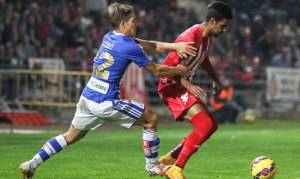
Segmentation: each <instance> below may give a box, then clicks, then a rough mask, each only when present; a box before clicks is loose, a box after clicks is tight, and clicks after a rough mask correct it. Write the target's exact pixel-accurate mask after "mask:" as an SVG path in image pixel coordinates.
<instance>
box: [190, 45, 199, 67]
mask: <svg viewBox="0 0 300 179" xmlns="http://www.w3.org/2000/svg"><path fill="white" fill-rule="evenodd" d="M201 51H202V44H201V45H200V47H199V51H198V55H197V57H196V58H195V59H194V60H193V59H192V60H193V62H192V64H189V65H188V66H187V68H188V69H190V68H189V67H192V66H193V65H194V64H195V63H196V62H197V61H198V60H199V58H200V55H201Z"/></svg>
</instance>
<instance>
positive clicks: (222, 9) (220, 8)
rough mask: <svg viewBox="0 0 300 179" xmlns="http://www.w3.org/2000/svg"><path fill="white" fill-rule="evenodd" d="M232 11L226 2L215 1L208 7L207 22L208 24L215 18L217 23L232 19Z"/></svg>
mask: <svg viewBox="0 0 300 179" xmlns="http://www.w3.org/2000/svg"><path fill="white" fill-rule="evenodd" d="M232 14H233V13H232V9H231V7H230V6H229V5H228V4H226V3H225V2H221V1H215V2H212V3H210V4H209V5H208V6H207V13H206V18H205V20H206V21H207V22H208V21H209V20H210V19H211V18H214V19H215V20H216V21H217V22H218V21H220V20H222V19H228V20H231V19H232Z"/></svg>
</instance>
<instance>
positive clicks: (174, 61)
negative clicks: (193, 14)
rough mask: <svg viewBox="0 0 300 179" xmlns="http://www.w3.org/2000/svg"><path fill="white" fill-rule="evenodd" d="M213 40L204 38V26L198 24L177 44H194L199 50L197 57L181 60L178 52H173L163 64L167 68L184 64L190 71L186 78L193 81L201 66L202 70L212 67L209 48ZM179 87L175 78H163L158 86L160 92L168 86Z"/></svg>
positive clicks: (180, 38) (182, 36)
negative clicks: (208, 54)
mask: <svg viewBox="0 0 300 179" xmlns="http://www.w3.org/2000/svg"><path fill="white" fill-rule="evenodd" d="M211 41H212V38H211V37H209V38H203V36H202V24H196V25H194V26H192V27H190V28H189V29H187V30H185V31H184V32H183V33H182V34H181V35H180V36H179V37H178V38H177V39H176V40H175V42H194V44H193V46H194V47H195V48H197V54H196V56H194V57H192V56H189V57H188V58H186V59H184V58H180V57H179V55H178V54H177V53H176V51H171V52H170V53H169V54H168V56H167V57H166V59H165V60H164V62H163V64H164V65H167V66H176V65H178V64H182V65H184V66H186V67H187V69H188V76H186V77H185V78H186V79H187V80H189V81H191V80H192V79H193V76H194V75H195V72H196V70H197V67H198V66H199V65H201V67H202V68H204V69H208V68H210V67H211V64H210V61H209V58H208V56H207V53H208V47H209V44H210V43H211ZM173 84H174V85H175V84H177V85H179V84H178V83H176V82H175V81H174V80H173V77H161V78H160V82H159V85H158V90H160V89H162V88H164V86H166V85H173Z"/></svg>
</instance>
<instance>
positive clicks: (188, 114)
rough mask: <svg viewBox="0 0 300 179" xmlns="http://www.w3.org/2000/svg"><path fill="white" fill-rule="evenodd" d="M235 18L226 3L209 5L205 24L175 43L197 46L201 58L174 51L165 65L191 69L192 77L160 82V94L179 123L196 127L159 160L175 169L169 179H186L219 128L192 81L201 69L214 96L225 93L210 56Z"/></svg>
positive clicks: (197, 26) (171, 171)
mask: <svg viewBox="0 0 300 179" xmlns="http://www.w3.org/2000/svg"><path fill="white" fill-rule="evenodd" d="M232 14H233V13H232V9H231V7H230V6H229V5H228V4H226V3H224V2H219V1H215V2H212V3H211V4H209V5H208V9H207V14H206V20H205V22H203V23H202V24H196V25H194V26H192V27H190V28H189V29H187V30H185V31H184V32H183V33H182V34H181V35H180V36H179V37H178V38H177V39H176V41H175V42H191V41H193V42H195V43H194V44H193V46H194V47H196V48H197V55H196V56H194V57H192V56H190V57H188V58H184V57H182V56H181V55H180V54H177V53H176V52H175V51H171V52H170V53H169V54H168V56H167V57H166V59H165V61H164V62H163V64H164V65H168V66H176V65H178V64H183V65H185V66H186V67H187V69H188V76H186V77H182V78H180V77H179V78H176V77H162V78H160V81H159V85H158V93H159V95H160V96H161V98H162V100H163V102H164V103H165V104H166V105H167V106H168V107H169V109H170V110H171V111H172V113H173V115H174V118H175V120H176V121H184V120H188V121H190V122H191V124H192V125H194V126H195V128H194V130H193V131H192V132H191V133H190V134H189V135H188V136H186V137H185V138H184V139H183V141H182V142H180V144H179V145H178V146H176V147H175V148H174V149H173V150H172V151H171V152H169V153H168V154H167V155H165V156H163V157H161V158H160V159H159V161H160V162H161V163H163V164H166V165H173V166H172V167H171V168H170V169H168V170H167V171H166V175H167V177H169V178H171V179H173V178H174V179H175V178H176V179H182V178H185V176H184V175H183V173H182V169H183V168H184V166H185V164H186V162H187V161H188V159H189V158H190V156H191V155H192V154H193V153H195V152H196V151H197V150H198V149H199V147H200V146H201V145H202V144H203V142H205V141H206V140H207V139H208V138H209V137H210V136H211V135H212V134H213V133H214V132H215V131H216V130H217V128H218V123H217V121H216V120H215V119H214V117H213V116H212V115H211V113H210V112H209V111H208V109H207V107H206V105H205V103H204V102H203V101H202V100H201V98H202V97H204V96H206V92H205V91H204V90H203V89H202V88H201V87H199V86H196V85H193V84H192V83H191V80H192V78H193V76H194V74H195V72H196V70H197V67H198V66H201V67H202V68H203V69H204V70H205V71H206V72H207V73H208V74H209V75H210V77H211V78H212V79H213V94H214V95H219V94H220V92H221V91H222V89H223V88H222V85H221V83H220V81H219V78H218V76H217V74H216V73H215V70H214V68H213V67H212V65H211V63H210V61H209V58H208V55H207V53H208V47H209V45H210V43H211V42H212V37H218V36H219V35H220V34H222V33H223V32H225V31H226V28H227V25H228V23H229V21H230V20H231V19H232V16H233V15H232Z"/></svg>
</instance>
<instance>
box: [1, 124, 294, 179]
mask: <svg viewBox="0 0 300 179" xmlns="http://www.w3.org/2000/svg"><path fill="white" fill-rule="evenodd" d="M191 130H192V126H191V125H188V124H187V123H184V124H176V125H171V126H167V125H160V127H159V130H158V132H159V137H160V139H161V144H160V156H161V155H163V154H165V153H166V152H168V151H169V150H170V149H171V148H172V147H174V146H175V145H176V144H177V143H178V142H180V140H181V139H182V138H183V137H184V136H186V135H187V134H188V133H189V132H190V131H191ZM57 134H59V133H58V132H50V133H43V134H0V178H3V179H16V178H20V173H19V171H18V166H19V165H20V163H22V162H23V161H25V160H28V159H30V158H31V157H32V156H33V155H34V154H35V153H36V152H38V150H39V149H40V148H41V146H42V145H43V144H44V142H45V141H47V140H48V139H49V138H52V137H53V136H55V135H57ZM141 138H142V132H141V128H133V129H131V130H128V129H122V128H118V129H114V130H109V131H93V132H90V133H89V134H88V135H87V136H86V137H85V138H84V139H83V140H82V141H80V142H78V143H76V144H74V145H72V146H69V147H67V148H65V149H64V150H63V151H62V152H60V153H59V154H57V155H55V156H54V157H52V158H50V159H49V160H48V161H47V162H45V163H44V164H42V165H41V166H40V167H39V168H38V169H37V171H36V174H35V177H34V178H38V179H39V178H45V179H48V178H49V179H58V178H63V179H65V178H66V179H96V178H99V179H114V178H116V179H144V178H145V179H146V178H149V177H148V176H147V175H146V172H145V170H144V155H143V149H142V139H141ZM262 155H266V156H269V157H271V158H272V159H273V160H274V161H275V162H276V166H277V169H278V173H277V176H276V179H300V123H299V122H280V121H257V122H255V123H254V124H236V125H221V126H220V127H219V129H218V131H217V133H215V135H213V136H212V137H211V138H210V140H209V141H207V142H206V143H204V145H203V146H202V147H201V148H200V150H199V151H198V152H197V153H196V154H194V155H193V156H192V157H191V159H190V160H189V162H188V163H187V165H186V167H185V170H184V174H185V175H186V177H187V178H188V179H247V178H249V179H250V178H251V176H250V171H249V170H250V163H251V162H252V160H253V159H254V158H256V157H258V156H262ZM154 178H160V177H154Z"/></svg>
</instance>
